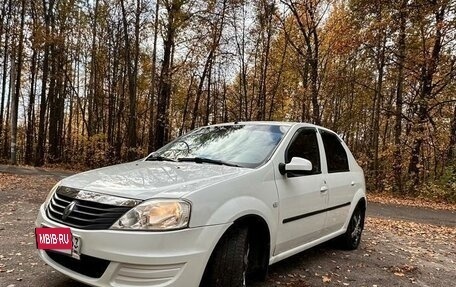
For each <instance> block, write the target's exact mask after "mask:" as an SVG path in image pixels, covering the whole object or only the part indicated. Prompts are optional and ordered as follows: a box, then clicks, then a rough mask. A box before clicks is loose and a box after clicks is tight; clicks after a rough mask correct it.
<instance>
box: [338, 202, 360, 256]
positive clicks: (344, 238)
mask: <svg viewBox="0 0 456 287" xmlns="http://www.w3.org/2000/svg"><path fill="white" fill-rule="evenodd" d="M364 217H365V211H364V209H363V208H360V207H359V206H357V207H356V208H355V210H354V211H353V214H352V216H351V218H350V222H349V223H348V227H347V231H346V232H345V233H344V234H342V235H341V236H340V237H339V244H340V247H341V248H342V249H346V250H354V249H357V248H358V246H359V243H360V242H361V234H362V232H363V229H364Z"/></svg>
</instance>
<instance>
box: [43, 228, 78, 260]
mask: <svg viewBox="0 0 456 287" xmlns="http://www.w3.org/2000/svg"><path fill="white" fill-rule="evenodd" d="M35 239H36V246H37V248H38V249H44V250H50V251H54V252H58V253H62V254H65V255H68V256H71V257H73V258H75V259H78V260H79V259H81V245H82V240H81V238H80V237H79V236H77V235H75V234H73V233H72V232H71V229H70V228H51V227H48V226H43V227H42V228H35Z"/></svg>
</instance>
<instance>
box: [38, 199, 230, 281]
mask: <svg viewBox="0 0 456 287" xmlns="http://www.w3.org/2000/svg"><path fill="white" fill-rule="evenodd" d="M35 225H36V226H37V227H41V226H43V225H44V226H48V227H66V226H64V225H61V224H59V223H56V222H53V221H51V220H50V219H49V218H48V217H47V215H46V212H45V209H44V205H42V206H41V207H40V211H39V213H38V218H37V219H36V222H35ZM229 225H230V224H222V225H213V226H206V227H198V228H188V229H183V230H177V231H166V232H145V231H118V230H81V229H74V228H71V232H72V233H73V234H74V235H77V236H79V237H80V238H81V242H82V245H81V254H83V255H87V256H90V257H95V259H101V260H106V261H107V263H108V264H107V268H106V270H105V271H104V272H102V275H101V277H99V278H93V277H89V276H86V275H83V274H81V273H79V272H77V271H75V270H74V268H73V269H72V268H71V267H65V266H63V265H61V264H59V263H57V262H56V261H54V260H53V259H52V258H51V257H50V256H49V255H48V254H47V253H46V252H45V251H44V250H38V252H39V255H40V257H41V258H42V259H43V260H44V261H45V262H46V263H47V264H49V265H50V266H51V267H53V268H54V269H56V270H58V271H59V272H61V273H63V274H65V275H67V276H69V277H71V278H73V279H76V280H78V281H81V282H83V283H86V284H89V285H92V286H103V287H104V286H160V287H165V286H175V287H180V286H182V287H184V286H185V287H197V286H198V285H199V284H200V281H201V278H202V275H203V272H204V269H205V267H206V263H207V262H208V260H209V257H210V255H211V253H212V250H213V249H214V247H215V245H216V244H217V242H218V240H219V238H220V237H221V236H222V235H223V233H224V232H225V231H226V229H228V227H229Z"/></svg>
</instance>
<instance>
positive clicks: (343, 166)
mask: <svg viewBox="0 0 456 287" xmlns="http://www.w3.org/2000/svg"><path fill="white" fill-rule="evenodd" d="M320 134H321V138H322V140H323V146H324V147H325V152H326V163H327V165H328V172H329V173H334V172H346V171H350V168H349V166H348V157H347V152H346V151H345V148H344V147H343V146H342V143H341V141H340V139H339V137H337V136H336V135H335V134H333V133H330V132H327V131H323V130H320Z"/></svg>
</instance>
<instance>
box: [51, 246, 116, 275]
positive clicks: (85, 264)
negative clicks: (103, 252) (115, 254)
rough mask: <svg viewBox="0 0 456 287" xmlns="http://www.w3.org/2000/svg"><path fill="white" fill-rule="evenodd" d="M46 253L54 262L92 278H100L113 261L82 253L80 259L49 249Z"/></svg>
mask: <svg viewBox="0 0 456 287" xmlns="http://www.w3.org/2000/svg"><path fill="white" fill-rule="evenodd" d="M46 254H47V256H49V258H51V259H52V260H53V261H54V262H56V263H58V264H60V265H62V266H63V267H66V268H68V269H70V270H73V271H75V272H78V273H80V274H82V275H85V276H88V277H92V278H100V277H101V276H102V275H103V273H104V272H105V271H106V268H108V266H109V263H111V262H110V261H108V260H104V259H100V258H96V257H92V256H88V255H84V254H81V259H80V260H77V259H74V258H72V257H69V256H68V255H65V254H60V253H57V252H53V251H49V250H46Z"/></svg>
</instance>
